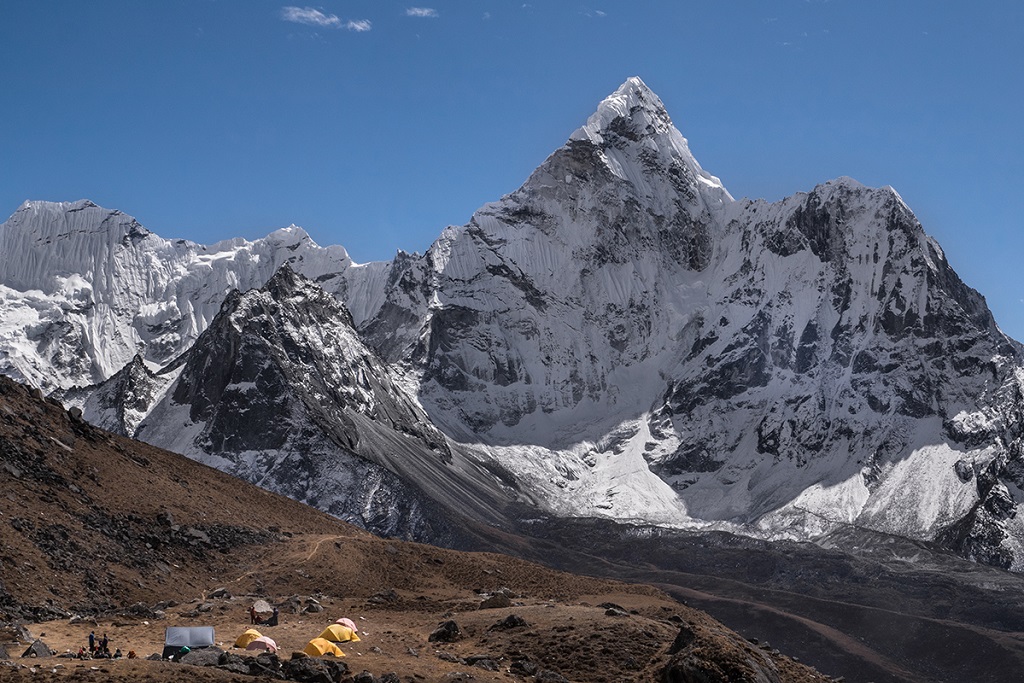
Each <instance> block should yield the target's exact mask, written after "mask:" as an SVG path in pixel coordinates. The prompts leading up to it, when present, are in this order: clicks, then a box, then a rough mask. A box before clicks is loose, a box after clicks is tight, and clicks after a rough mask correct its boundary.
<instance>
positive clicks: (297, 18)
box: [281, 7, 341, 28]
mask: <svg viewBox="0 0 1024 683" xmlns="http://www.w3.org/2000/svg"><path fill="white" fill-rule="evenodd" d="M281 18H282V19H284V20H285V21H293V22H295V23H296V24H309V25H310V26H323V27H325V28H341V19H340V18H338V16H337V15H336V14H324V13H323V12H321V11H320V10H318V9H315V8H313V7H282V8H281Z"/></svg>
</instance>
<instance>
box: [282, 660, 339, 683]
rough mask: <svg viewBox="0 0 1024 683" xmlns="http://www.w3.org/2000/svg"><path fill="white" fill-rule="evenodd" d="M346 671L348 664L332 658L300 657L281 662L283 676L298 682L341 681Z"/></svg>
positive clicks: (327, 682) (337, 682) (329, 682)
mask: <svg viewBox="0 0 1024 683" xmlns="http://www.w3.org/2000/svg"><path fill="white" fill-rule="evenodd" d="M348 672H349V669H348V664H346V663H345V662H342V661H336V660H334V659H327V658H324V659H320V658H316V657H302V658H299V659H290V660H286V661H284V662H282V673H283V674H284V677H285V678H286V679H288V680H290V681H298V682H299V683H341V680H342V679H343V678H344V677H345V676H347V675H348Z"/></svg>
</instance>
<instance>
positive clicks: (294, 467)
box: [137, 265, 459, 545]
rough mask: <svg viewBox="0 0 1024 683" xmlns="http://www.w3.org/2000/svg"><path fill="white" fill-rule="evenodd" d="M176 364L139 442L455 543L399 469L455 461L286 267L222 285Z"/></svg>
mask: <svg viewBox="0 0 1024 683" xmlns="http://www.w3.org/2000/svg"><path fill="white" fill-rule="evenodd" d="M177 366H178V367H177V368H176V369H175V368H173V367H172V368H170V369H168V371H167V372H166V373H165V374H171V373H176V376H175V378H174V380H173V382H172V383H171V384H170V386H169V388H168V389H167V391H166V392H165V393H164V394H163V396H162V397H161V398H160V400H159V401H158V402H157V403H156V404H155V405H154V406H153V407H152V408H151V409H150V411H149V414H148V417H147V418H146V420H145V421H144V422H143V423H142V424H141V426H140V427H139V429H138V432H137V434H138V436H139V438H142V439H144V440H146V441H148V442H150V443H154V444H157V445H162V446H165V447H168V448H171V449H173V450H175V451H177V452H180V453H184V454H186V455H189V456H190V457H193V458H195V459H197V460H200V461H203V462H207V463H209V464H212V465H215V466H217V467H219V468H220V469H223V470H225V471H228V472H230V473H232V474H235V475H237V476H240V477H242V478H244V479H247V480H249V481H252V482H254V483H258V484H260V485H263V486H265V487H267V488H269V489H271V490H273V491H275V492H278V493H283V494H285V495H288V496H289V497H291V498H294V499H296V500H301V501H303V502H307V503H309V504H311V505H313V506H314V507H318V508H320V509H322V510H325V511H327V512H330V513H331V514H333V515H335V516H337V517H340V518H342V519H346V520H350V521H353V522H356V523H358V524H359V525H360V526H363V527H365V528H368V529H372V530H374V531H376V532H378V533H381V534H385V535H392V536H404V537H408V538H411V539H418V540H427V539H429V540H434V541H445V542H447V543H448V544H456V545H457V544H458V538H459V535H458V532H457V529H455V528H454V527H453V526H452V524H451V521H450V518H451V514H450V513H449V512H446V509H445V507H444V504H445V503H448V502H449V501H447V500H445V499H444V498H443V497H441V496H436V495H435V496H431V495H430V494H431V493H433V492H432V491H430V490H429V486H430V484H429V482H427V481H425V480H424V479H423V478H420V477H413V476H408V473H409V472H415V470H416V468H426V469H433V470H438V471H440V472H445V471H447V470H449V469H453V468H454V467H456V464H455V463H454V457H453V453H452V451H451V449H450V448H449V446H448V444H447V442H446V440H445V438H444V436H443V435H442V434H441V432H440V431H438V430H437V429H436V428H435V427H434V426H433V425H432V424H431V423H430V420H429V419H428V418H427V416H426V415H425V414H424V413H423V411H422V410H421V409H420V408H419V406H418V405H417V404H416V402H415V401H414V400H412V399H411V398H410V397H409V396H408V395H407V394H406V393H405V391H404V390H403V389H402V388H401V387H400V386H399V382H398V379H397V378H396V377H395V376H394V375H393V373H392V371H391V369H390V368H389V367H388V366H386V365H385V364H384V363H383V362H382V361H381V360H380V359H378V358H377V356H376V354H375V353H374V352H373V351H371V350H369V349H368V348H366V347H365V346H364V345H363V344H362V342H361V341H360V340H359V337H358V335H357V334H356V332H355V330H354V329H353V328H352V322H351V317H350V315H349V313H348V311H347V310H346V309H345V307H344V305H342V304H341V303H339V302H338V301H337V300H336V299H335V298H334V297H332V296H331V295H329V294H327V293H326V292H324V291H323V290H322V289H320V288H319V287H318V286H316V285H315V284H313V283H311V282H310V281H308V280H306V279H305V278H303V277H302V276H299V275H297V274H296V273H295V272H294V271H292V270H291V269H290V268H289V267H288V266H287V265H286V266H284V267H282V269H281V270H279V271H278V272H277V273H276V274H275V275H274V277H273V278H271V279H270V280H269V281H268V282H267V284H266V285H265V286H263V287H262V288H260V289H258V290H250V291H249V292H247V293H245V294H240V293H238V292H233V293H232V294H230V295H229V296H228V298H227V299H226V300H225V302H224V304H223V306H222V307H221V310H220V313H219V314H218V315H217V317H216V318H214V320H213V321H212V323H211V324H210V326H209V327H208V328H207V329H206V331H205V332H204V333H203V334H202V335H200V337H199V339H198V340H197V341H196V344H195V345H194V346H193V347H192V348H191V349H190V350H189V351H188V353H187V354H185V356H184V357H183V358H182V359H181V360H180V361H179V362H178V363H177ZM435 498H438V499H439V501H440V502H438V500H435Z"/></svg>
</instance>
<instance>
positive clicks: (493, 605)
mask: <svg viewBox="0 0 1024 683" xmlns="http://www.w3.org/2000/svg"><path fill="white" fill-rule="evenodd" d="M511 606H512V600H511V599H509V597H508V596H507V595H505V594H504V593H495V594H494V595H492V596H491V597H489V598H487V599H486V600H484V601H483V602H481V603H480V609H500V608H502V607H511Z"/></svg>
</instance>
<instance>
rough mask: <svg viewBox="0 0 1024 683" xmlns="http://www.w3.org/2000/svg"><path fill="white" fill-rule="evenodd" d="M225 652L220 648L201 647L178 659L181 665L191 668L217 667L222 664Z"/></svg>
mask: <svg viewBox="0 0 1024 683" xmlns="http://www.w3.org/2000/svg"><path fill="white" fill-rule="evenodd" d="M223 654H224V651H223V650H221V649H220V648H219V647H201V648H196V649H194V650H189V651H188V652H186V653H185V654H183V655H182V656H181V658H180V659H178V658H176V659H178V662H180V663H181V664H188V665H189V666H217V665H219V664H220V658H221V655H223Z"/></svg>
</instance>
